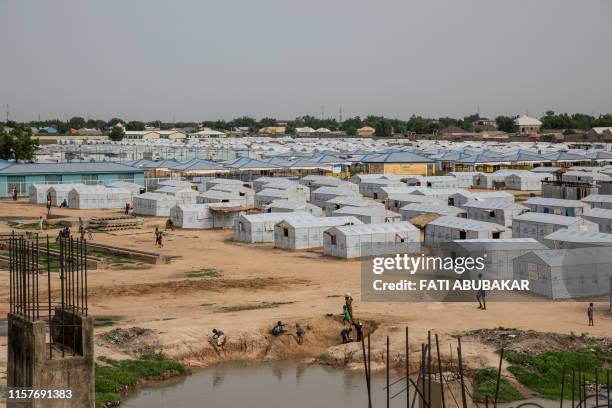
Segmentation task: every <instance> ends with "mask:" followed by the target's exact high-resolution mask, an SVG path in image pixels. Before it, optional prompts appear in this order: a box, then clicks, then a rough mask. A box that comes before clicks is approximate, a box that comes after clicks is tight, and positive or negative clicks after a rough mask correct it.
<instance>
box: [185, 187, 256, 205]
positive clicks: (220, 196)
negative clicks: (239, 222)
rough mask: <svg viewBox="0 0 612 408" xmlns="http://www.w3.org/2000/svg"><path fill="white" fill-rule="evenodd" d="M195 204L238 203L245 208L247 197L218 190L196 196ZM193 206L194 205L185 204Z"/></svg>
mask: <svg viewBox="0 0 612 408" xmlns="http://www.w3.org/2000/svg"><path fill="white" fill-rule="evenodd" d="M195 201H196V202H195V203H196V204H212V203H229V202H234V203H240V205H243V206H247V205H248V203H247V197H246V196H241V195H240V194H239V193H238V192H227V191H219V190H212V189H211V190H208V191H205V192H203V193H200V194H197V195H196V199H195ZM185 204H194V203H185Z"/></svg>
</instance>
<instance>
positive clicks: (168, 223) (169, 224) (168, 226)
mask: <svg viewBox="0 0 612 408" xmlns="http://www.w3.org/2000/svg"><path fill="white" fill-rule="evenodd" d="M167 230H170V231H174V223H173V222H172V220H171V219H170V218H168V219H167V220H166V231H167Z"/></svg>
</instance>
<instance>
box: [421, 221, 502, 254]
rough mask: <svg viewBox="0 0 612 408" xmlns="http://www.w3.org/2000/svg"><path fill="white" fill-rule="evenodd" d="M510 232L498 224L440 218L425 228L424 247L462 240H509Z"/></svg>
mask: <svg viewBox="0 0 612 408" xmlns="http://www.w3.org/2000/svg"><path fill="white" fill-rule="evenodd" d="M510 237H511V231H510V230H509V229H508V228H506V227H504V226H502V225H499V224H495V223H491V222H483V221H476V220H469V219H466V218H458V217H451V216H444V217H440V218H438V219H436V220H434V221H432V222H430V223H429V224H427V225H426V226H425V245H428V246H431V247H436V246H438V245H439V244H440V243H441V242H448V241H454V240H464V239H500V238H510Z"/></svg>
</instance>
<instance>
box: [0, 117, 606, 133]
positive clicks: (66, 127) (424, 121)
mask: <svg viewBox="0 0 612 408" xmlns="http://www.w3.org/2000/svg"><path fill="white" fill-rule="evenodd" d="M515 118H516V116H504V115H500V116H497V117H496V118H495V119H494V120H495V123H496V125H497V128H498V129H499V130H501V131H504V132H508V133H513V132H516V131H517V128H516V125H515V123H514V119H515ZM483 119H485V118H483V117H481V116H480V115H479V114H473V115H469V116H465V117H463V118H461V119H457V118H451V117H440V118H426V117H423V116H418V115H413V116H411V117H410V118H409V119H408V120H402V119H397V118H395V119H394V118H387V117H384V116H375V115H368V116H365V117H363V118H362V117H360V116H354V117H350V118H347V119H345V120H343V121H342V122H340V121H338V120H336V119H335V118H317V117H314V116H311V115H305V116H299V117H297V118H295V119H293V120H278V119H276V118H271V117H265V118H261V119H259V120H258V119H255V118H252V117H249V116H242V117H239V118H235V119H232V120H214V121H210V120H205V121H202V122H163V121H161V120H154V121H148V122H144V121H138V120H130V121H127V120H123V119H121V118H112V119H111V120H109V121H105V120H101V119H85V118H82V117H79V116H74V117H72V118H70V119H69V120H67V121H61V120H59V119H54V120H44V121H31V122H28V123H21V124H18V123H15V122H9V123H6V124H5V126H8V127H15V126H17V125H21V126H22V127H24V128H25V127H26V126H27V127H29V126H32V127H36V128H43V127H53V128H55V129H57V131H58V133H60V134H69V133H70V129H81V128H95V129H99V130H100V131H102V132H111V138H112V139H114V140H120V139H121V137H122V135H121V132H119V131H118V130H114V127H115V125H116V124H117V123H122V124H124V126H125V129H126V130H128V131H132V130H136V131H138V130H140V131H142V130H145V128H146V127H154V128H159V129H161V130H170V129H175V128H193V129H197V128H199V127H200V126H204V127H209V128H212V129H216V130H220V131H230V130H233V129H235V128H247V129H248V130H249V132H257V131H258V130H260V129H262V128H265V127H269V126H281V125H282V126H285V128H286V132H287V133H288V134H295V133H296V129H297V128H300V127H311V128H313V129H320V128H325V129H329V130H331V131H343V132H345V133H346V134H348V135H355V134H356V133H357V129H359V128H361V127H363V126H370V127H372V128H374V129H375V134H376V135H377V136H381V137H385V136H391V135H392V134H407V133H414V134H433V133H436V132H437V131H440V130H442V129H444V128H446V127H449V126H454V127H458V128H460V129H463V130H465V131H469V132H470V131H471V132H479V131H481V130H482V129H483V128H482V127H481V126H479V125H478V122H480V121H481V120H483ZM540 120H541V121H542V128H543V129H572V130H574V129H576V130H581V131H587V130H589V129H591V128H592V127H606V126H612V115H610V114H606V115H600V116H592V115H587V114H582V113H574V114H567V113H561V114H556V113H555V112H554V111H550V110H549V111H547V112H546V114H545V115H544V116H542V117H541V118H540Z"/></svg>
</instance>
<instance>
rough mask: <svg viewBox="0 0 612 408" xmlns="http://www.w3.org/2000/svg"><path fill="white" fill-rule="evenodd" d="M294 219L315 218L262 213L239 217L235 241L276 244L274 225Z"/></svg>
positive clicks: (305, 214)
mask: <svg viewBox="0 0 612 408" xmlns="http://www.w3.org/2000/svg"><path fill="white" fill-rule="evenodd" d="M293 218H299V219H305V218H315V217H313V216H312V215H310V214H308V213H278V212H276V213H261V214H245V215H241V216H239V217H238V219H237V220H236V223H235V225H234V240H235V241H240V242H248V243H255V242H274V225H275V224H276V223H279V222H281V221H282V220H290V219H293Z"/></svg>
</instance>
